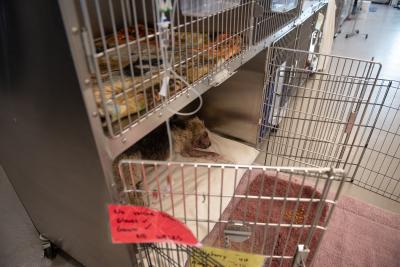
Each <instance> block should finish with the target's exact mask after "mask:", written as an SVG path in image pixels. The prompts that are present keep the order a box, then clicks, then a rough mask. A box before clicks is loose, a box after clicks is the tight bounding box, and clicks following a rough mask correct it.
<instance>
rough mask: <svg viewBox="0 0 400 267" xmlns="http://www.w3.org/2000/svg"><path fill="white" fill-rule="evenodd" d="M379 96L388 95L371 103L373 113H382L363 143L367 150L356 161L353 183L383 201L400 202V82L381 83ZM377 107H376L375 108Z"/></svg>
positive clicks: (363, 136)
mask: <svg viewBox="0 0 400 267" xmlns="http://www.w3.org/2000/svg"><path fill="white" fill-rule="evenodd" d="M375 95H376V96H378V95H385V97H384V98H383V99H382V100H381V101H376V100H377V99H373V100H371V102H370V103H369V105H370V106H371V107H370V110H371V111H372V112H374V111H373V109H376V110H378V111H379V112H378V114H377V115H376V117H375V119H376V123H375V125H374V128H373V130H371V131H365V132H363V133H362V134H361V136H360V137H359V139H361V140H365V142H366V146H365V149H364V150H363V151H362V153H361V154H359V155H357V156H356V157H354V160H353V161H354V162H356V163H357V166H355V171H354V172H352V173H353V176H352V182H353V183H354V184H355V185H357V186H359V187H362V188H364V189H367V190H370V191H372V192H374V193H377V194H379V195H381V196H383V197H386V198H389V199H391V200H394V201H397V202H400V172H399V170H400V168H399V167H400V112H399V110H400V82H399V81H391V80H378V81H377V84H376V88H375ZM372 106H373V107H372Z"/></svg>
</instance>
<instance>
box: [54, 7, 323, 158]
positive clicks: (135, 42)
mask: <svg viewBox="0 0 400 267" xmlns="http://www.w3.org/2000/svg"><path fill="white" fill-rule="evenodd" d="M59 3H60V6H61V11H62V14H63V20H64V24H65V27H66V31H67V35H68V38H69V42H70V47H71V49H72V52H73V53H72V54H73V57H74V62H75V65H76V68H77V73H78V76H79V80H80V84H81V88H82V92H83V94H84V98H85V104H86V106H87V110H88V114H89V115H90V121H91V124H92V128H93V131H94V132H95V136H96V139H98V140H99V144H101V146H105V154H108V157H110V158H111V159H115V158H116V157H117V156H118V155H119V154H121V153H122V152H123V151H124V150H126V149H127V148H129V147H130V146H132V144H134V143H135V142H137V141H138V140H139V139H141V138H142V137H144V136H145V135H146V134H148V133H149V132H150V131H152V130H153V129H154V128H156V127H157V126H158V125H160V124H161V123H163V122H165V121H166V120H167V119H168V118H169V117H171V116H172V115H173V114H174V112H173V111H178V110H180V109H182V108H183V107H185V106H186V105H187V104H189V103H190V102H191V101H193V100H194V99H196V98H197V97H198V95H199V94H203V93H204V92H206V91H207V90H208V89H209V88H211V87H213V86H217V85H218V84H219V83H220V82H221V81H223V80H224V79H226V78H229V77H230V75H232V74H234V73H235V70H236V69H237V68H239V67H240V66H241V65H243V64H245V63H246V62H248V60H250V59H251V58H253V57H254V56H256V55H257V54H258V53H259V52H261V51H262V50H263V49H265V48H266V47H268V46H269V45H270V44H271V43H272V42H273V41H274V40H276V39H278V38H280V37H281V36H283V35H285V34H286V33H287V32H288V31H290V29H292V28H293V27H294V26H295V25H298V24H301V23H302V22H303V21H304V20H306V19H307V18H308V17H309V16H310V15H312V14H313V13H315V12H317V11H318V10H320V9H321V8H322V7H323V6H324V5H326V2H324V1H318V2H316V3H315V4H314V5H312V6H310V7H307V9H305V10H303V11H302V13H301V15H300V16H299V17H298V18H297V19H295V20H293V21H291V22H289V23H287V24H286V26H282V27H281V28H280V29H277V31H275V32H274V34H273V35H270V36H265V38H264V40H263V41H259V42H258V43H253V42H252V41H251V40H253V37H252V36H254V27H255V26H254V21H253V20H252V16H254V15H253V9H254V1H245V2H243V3H241V4H240V5H239V6H235V7H232V8H231V9H228V10H226V11H224V12H219V13H218V14H215V15H210V16H207V17H204V18H197V19H195V18H192V17H185V16H181V14H179V12H178V13H175V14H176V19H175V20H174V22H173V24H174V25H175V28H174V29H175V31H176V32H177V35H178V39H179V33H180V35H181V38H182V36H183V35H184V33H188V32H191V31H194V32H195V33H196V34H197V33H199V35H201V34H202V33H206V32H211V30H214V31H217V30H219V31H220V33H223V32H228V33H229V34H230V35H229V36H228V37H227V36H220V37H221V38H222V40H220V41H219V39H218V36H216V37H217V39H215V40H216V43H213V44H211V43H209V45H210V46H209V47H208V46H207V45H206V44H205V45H204V46H203V45H199V46H196V45H191V44H192V43H194V42H192V40H193V41H195V38H194V37H193V39H192V38H187V39H188V41H189V43H187V42H186V43H187V45H185V42H183V43H179V42H175V47H178V48H179V46H180V48H182V50H179V51H181V52H180V55H179V52H178V53H177V54H178V55H177V56H176V57H175V59H178V58H180V57H181V58H182V60H181V61H179V62H178V61H177V64H175V65H176V68H175V71H176V72H177V73H178V74H185V75H186V73H189V74H190V76H192V80H190V79H189V84H190V85H191V87H190V88H191V89H194V90H191V89H189V90H188V88H187V86H185V84H184V83H183V82H182V81H180V80H179V79H176V78H175V79H171V81H170V83H171V86H170V90H169V91H168V94H169V95H168V97H167V98H165V101H161V100H160V99H161V97H160V96H159V90H160V89H159V84H160V82H159V78H160V77H161V76H162V75H161V73H162V72H163V70H162V66H159V63H158V62H155V63H157V64H155V65H156V66H153V67H152V68H148V69H147V70H148V72H147V76H146V75H145V76H146V77H145V78H144V79H142V78H143V77H142V76H141V75H139V76H138V77H136V76H135V77H134V78H132V77H128V78H127V79H121V77H125V76H124V73H122V75H121V64H120V63H123V64H122V65H123V66H126V67H127V70H126V72H128V73H129V71H130V72H132V70H129V69H132V68H131V67H137V69H136V72H139V70H140V69H142V67H146V66H143V65H144V64H142V66H141V65H140V62H142V60H146V57H149V50H150V51H152V52H153V53H154V54H157V53H160V46H159V43H158V42H157V41H158V39H157V38H159V37H160V31H159V30H158V28H157V25H154V19H155V18H157V12H156V11H157V10H158V9H157V8H156V5H155V3H156V1H154V0H153V1H149V2H147V1H139V0H137V1H136V0H135V1H122V0H121V1H118V2H112V3H110V1H107V0H81V1H79V2H78V1H65V0H59ZM177 8H178V10H179V3H178V6H177ZM242 9H243V10H244V11H246V12H241V14H242V15H240V14H239V13H240V12H239V11H242ZM135 10H136V11H135ZM143 10H146V11H147V13H146V12H142V11H143ZM98 14H100V16H98ZM135 14H136V16H135ZM239 17H241V18H242V19H241V20H240V21H239V20H238V19H237V18H239ZM140 21H141V22H146V21H147V24H142V25H140V23H139V22H140ZM213 23H214V24H213ZM129 25H132V26H133V27H129ZM150 25H153V26H152V27H150ZM235 25H236V28H235ZM183 26H185V27H183ZM208 26H210V28H208ZM132 28H133V29H132ZM206 28H207V30H206ZM146 33H147V34H146ZM170 33H171V31H170ZM169 36H172V35H171V34H170V35H169ZM193 36H195V35H193ZM225 37H227V38H225ZM236 37H237V38H239V39H240V42H241V43H240V51H238V53H236V54H235V55H233V54H232V51H234V50H235V49H233V48H232V45H234V44H235V42H234V40H235V38H236ZM214 38H215V36H214ZM221 38H220V39H221ZM128 40H129V41H128ZM117 43H118V45H117V46H115V44H117ZM108 44H109V45H108ZM127 44H128V45H127ZM225 45H226V46H228V48H226V46H225ZM108 46H110V47H108ZM105 47H106V48H107V49H104V48H105ZM234 47H235V46H234ZM236 47H237V46H236ZM128 48H129V49H130V50H131V52H132V51H136V52H137V51H139V50H140V51H142V52H143V53H138V54H143V57H142V59H141V60H139V59H137V58H138V55H137V57H135V58H132V57H127V56H124V55H125V54H127V52H129V51H128V50H129V49H128ZM192 48H194V49H192ZM237 48H238V47H237ZM193 50H195V53H193V56H192V57H190V56H188V57H186V52H188V53H189V54H190V53H192V52H193ZM214 50H215V51H214ZM213 51H214V52H213ZM221 51H222V52H221ZM225 52H226V53H225ZM213 53H214V55H221V53H222V54H224V53H225V55H226V58H224V57H223V56H220V57H219V58H220V59H221V58H222V60H218V62H217V64H206V65H207V66H204V68H203V69H202V70H199V71H198V70H196V71H194V70H193V68H192V69H190V65H194V67H196V66H199V64H200V63H201V64H200V65H202V66H203V65H204V64H203V62H207V60H206V59H205V58H204V60H203V58H202V57H203V56H204V57H205V56H209V55H211V57H210V59H211V58H213V56H212V55H213ZM106 54H107V55H108V56H107V55H106ZM150 57H151V53H150ZM107 58H108V60H107ZM110 59H112V60H110ZM136 59H137V61H134V60H136ZM135 62H136V63H138V64H134V63H135ZM131 63H132V64H131ZM125 64H127V65H125ZM133 65H134V66H133ZM100 66H101V67H102V69H103V70H104V71H103V72H101V71H100ZM122 69H123V67H122ZM188 70H189V71H188ZM190 70H191V71H190ZM203 70H204V73H203V74H202V72H203ZM151 72H153V74H154V75H150V73H151ZM110 73H111V75H110ZM110 76H112V77H114V78H115V79H114V78H112V79H111V82H110V81H108V82H106V86H104V83H105V82H104V80H107V79H109V77H110ZM125 78H126V77H125ZM102 83H103V86H102V85H101V84H102ZM175 83H176V84H175ZM134 84H135V86H133V85H134ZM147 85H148V86H147ZM124 88H125V89H127V90H126V91H125V90H123V89H124ZM143 88H147V89H146V90H143ZM144 91H145V93H144ZM93 92H95V94H93ZM96 92H97V93H96ZM135 92H136V93H138V94H136V95H135ZM132 95H133V97H132ZM147 95H149V96H147ZM154 96H156V99H158V100H157V101H153V100H154ZM132 99H133V100H134V101H130V100H132ZM145 99H148V100H149V101H148V103H147V105H142V108H143V110H142V111H140V112H139V111H138V112H133V113H131V111H136V109H137V107H138V104H140V103H141V104H146V103H145V102H146V101H144V100H145ZM152 99H153V100H152ZM127 100H128V101H127ZM143 101H144V102H143ZM128 110H130V111H128ZM106 113H108V116H106ZM120 113H121V114H120ZM128 114H129V115H128ZM110 116H111V117H110ZM123 116H124V117H123ZM129 117H130V118H129ZM139 117H140V118H139ZM104 129H105V130H106V131H105V132H104Z"/></svg>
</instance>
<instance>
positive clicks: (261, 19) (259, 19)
mask: <svg viewBox="0 0 400 267" xmlns="http://www.w3.org/2000/svg"><path fill="white" fill-rule="evenodd" d="M272 2H273V1H272V0H261V1H256V4H255V5H256V6H255V13H254V14H255V15H254V25H255V27H254V42H255V43H258V42H261V41H263V40H264V39H265V38H267V37H268V36H271V35H273V34H274V33H275V32H277V31H278V30H280V29H281V28H282V27H284V26H285V25H287V24H288V23H290V22H291V21H293V20H295V19H296V18H297V17H298V16H299V15H300V13H301V11H302V6H303V1H302V0H299V1H297V6H296V7H295V8H293V9H291V10H289V11H287V12H283V13H282V12H274V11H272V8H271V5H272Z"/></svg>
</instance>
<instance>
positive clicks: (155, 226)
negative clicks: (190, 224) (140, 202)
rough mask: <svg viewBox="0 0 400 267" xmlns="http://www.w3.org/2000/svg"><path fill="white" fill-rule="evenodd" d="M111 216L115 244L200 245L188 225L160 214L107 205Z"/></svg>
mask: <svg viewBox="0 0 400 267" xmlns="http://www.w3.org/2000/svg"><path fill="white" fill-rule="evenodd" d="M108 213H109V216H110V226H111V237H112V242H113V243H161V242H172V243H177V244H184V245H197V244H198V243H199V242H198V241H197V239H196V238H195V237H194V235H193V234H192V232H191V231H190V230H189V228H187V227H186V225H184V224H183V223H182V222H180V221H179V220H177V219H175V218H174V217H172V216H170V215H168V214H166V213H164V212H161V211H158V210H154V209H149V208H146V207H142V206H129V205H108Z"/></svg>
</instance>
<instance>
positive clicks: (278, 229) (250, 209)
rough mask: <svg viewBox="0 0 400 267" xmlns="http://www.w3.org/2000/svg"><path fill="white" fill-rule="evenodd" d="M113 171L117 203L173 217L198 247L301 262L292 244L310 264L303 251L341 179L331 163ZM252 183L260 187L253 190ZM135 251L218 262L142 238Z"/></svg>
mask: <svg viewBox="0 0 400 267" xmlns="http://www.w3.org/2000/svg"><path fill="white" fill-rule="evenodd" d="M119 169H120V176H121V179H122V184H123V189H122V191H123V192H124V194H123V198H122V200H121V201H125V202H126V203H130V204H135V205H138V204H141V205H145V206H148V207H150V208H154V209H158V210H160V211H163V212H166V213H168V214H170V215H172V216H174V217H176V218H178V219H180V220H181V221H183V222H184V223H185V224H186V225H187V226H188V227H189V228H190V229H191V230H192V232H193V233H194V234H195V236H196V237H197V238H198V240H200V241H201V242H202V243H203V244H204V245H212V246H214V247H220V248H230V249H233V250H236V251H242V252H246V253H255V254H260V255H263V256H265V258H266V260H265V266H289V265H291V264H293V266H302V265H301V261H300V262H296V261H297V260H295V259H296V255H297V254H296V248H297V247H298V245H304V246H305V248H306V249H307V251H308V252H307V253H305V254H304V255H303V256H301V259H302V260H303V261H304V262H307V263H310V262H311V260H312V259H311V258H312V257H309V258H308V260H307V254H308V255H314V254H315V253H316V251H317V249H318V245H319V242H320V240H321V239H322V236H323V233H324V231H325V230H326V229H327V224H328V222H329V219H330V217H331V214H332V211H333V208H334V206H335V203H336V200H337V198H338V196H339V193H340V190H341V188H342V185H343V182H344V173H343V171H342V170H339V169H331V168H310V167H266V166H246V165H231V164H211V163H189V162H159V161H140V160H122V161H121V162H120V163H119ZM254 182H256V184H257V185H258V186H257V188H259V187H260V186H261V188H264V187H265V188H267V189H265V190H264V189H258V191H257V190H254ZM138 184H140V185H139V186H138ZM334 184H335V185H334ZM256 191H257V192H256ZM306 192H308V193H306ZM275 209H276V212H275V211H274V212H271V211H272V210H275ZM237 210H239V211H238V212H236V214H235V215H234V213H235V211H237ZM250 214H252V215H250ZM264 215H267V216H264ZM233 225H234V227H232V226H233ZM241 235H242V238H239V239H238V236H241ZM243 235H244V236H245V237H244V238H243ZM261 236H262V237H263V238H261V239H260V240H258V238H259V237H261ZM268 240H270V241H271V242H269V241H268ZM292 243H293V244H292ZM256 244H257V245H256ZM278 244H280V245H278ZM289 244H291V245H289ZM278 247H279V248H278ZM138 251H139V252H138V263H139V266H164V265H166V266H187V264H188V262H189V261H190V262H192V260H193V257H196V259H195V261H196V262H198V263H202V264H205V265H211V266H222V265H220V264H215V263H213V261H214V260H216V261H217V262H218V260H217V259H214V258H212V257H211V258H210V257H209V256H207V255H204V253H202V252H201V249H198V248H195V247H187V246H180V245H171V244H150V245H146V244H143V245H140V246H138ZM297 256H299V255H297ZM299 257H300V256H299ZM304 262H303V263H304ZM213 264H215V265H213ZM189 266H191V265H189Z"/></svg>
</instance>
